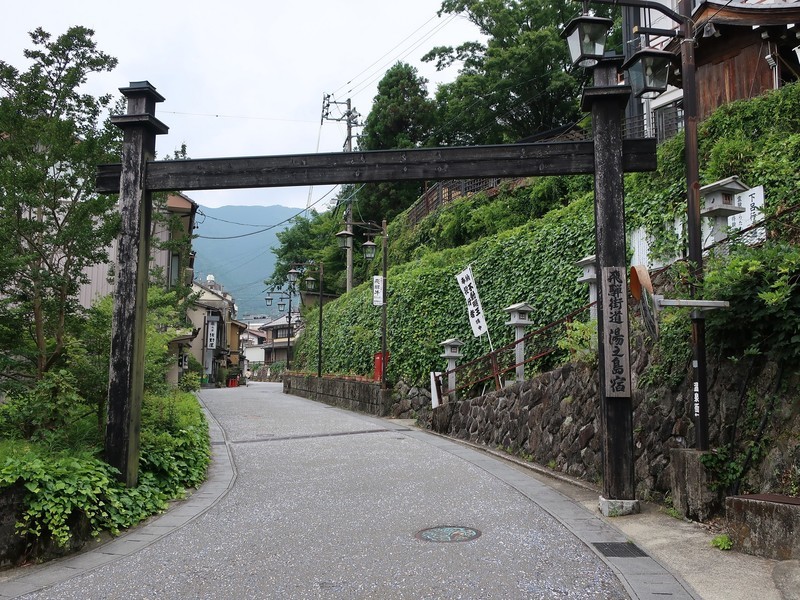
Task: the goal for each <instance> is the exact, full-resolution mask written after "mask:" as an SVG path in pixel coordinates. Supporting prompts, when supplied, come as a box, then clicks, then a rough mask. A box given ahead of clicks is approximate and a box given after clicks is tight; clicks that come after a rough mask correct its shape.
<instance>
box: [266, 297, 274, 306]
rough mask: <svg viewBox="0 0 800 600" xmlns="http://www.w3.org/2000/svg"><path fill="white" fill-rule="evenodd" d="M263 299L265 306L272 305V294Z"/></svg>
mask: <svg viewBox="0 0 800 600" xmlns="http://www.w3.org/2000/svg"><path fill="white" fill-rule="evenodd" d="M264 301H265V302H266V303H267V306H272V296H267V297H266V298H264Z"/></svg>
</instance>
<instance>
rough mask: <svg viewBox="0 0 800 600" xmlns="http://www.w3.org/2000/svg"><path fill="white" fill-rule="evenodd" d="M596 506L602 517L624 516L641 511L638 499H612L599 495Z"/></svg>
mask: <svg viewBox="0 0 800 600" xmlns="http://www.w3.org/2000/svg"><path fill="white" fill-rule="evenodd" d="M598 508H599V509H600V512H601V513H602V514H603V516H604V517H624V516H627V515H636V514H639V513H640V512H642V507H641V505H640V504H639V501H638V500H614V499H610V498H603V496H600V499H599V501H598Z"/></svg>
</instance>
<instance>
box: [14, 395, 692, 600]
mask: <svg viewBox="0 0 800 600" xmlns="http://www.w3.org/2000/svg"><path fill="white" fill-rule="evenodd" d="M201 398H202V401H203V402H204V404H205V405H206V407H207V408H208V410H209V411H210V413H211V415H212V416H213V420H215V421H216V422H217V424H218V425H219V426H220V427H221V430H222V432H224V438H225V443H226V444H227V447H228V448H229V449H230V451H231V453H232V456H233V459H234V465H235V473H236V478H235V483H234V484H233V485H232V486H231V487H230V490H229V491H228V492H227V493H226V494H224V495H223V497H222V498H221V499H220V500H219V501H217V502H215V503H212V504H211V505H210V508H208V509H207V510H205V512H203V513H202V514H199V515H198V516H196V517H194V518H193V519H191V520H189V521H188V522H187V523H186V524H184V525H182V526H180V527H178V528H176V529H175V530H174V531H173V532H171V533H170V534H169V535H163V536H161V537H159V538H158V539H155V540H154V541H151V542H147V543H146V544H142V547H141V548H140V549H139V548H137V550H136V551H135V552H133V553H131V554H129V555H123V556H121V557H119V558H115V559H114V560H113V561H111V562H108V563H106V564H103V565H101V566H94V567H92V568H89V569H87V570H85V571H84V572H81V573H79V574H77V575H75V576H72V577H71V578H69V579H67V580H66V581H63V582H61V583H56V584H55V585H53V586H51V587H49V588H46V589H43V590H41V591H38V592H35V593H32V594H28V595H27V596H24V597H25V598H29V599H31V600H32V599H44V598H53V599H59V600H64V599H70V598H75V599H78V598H80V599H86V598H93V599H94V598H98V599H99V598H103V599H116V598H119V599H126V600H133V599H140V598H142V599H144V598H147V599H167V598H182V599H184V598H209V599H217V598H218V599H223V598H224V599H232V598H387V599H388V598H415V599H416V598H486V599H489V598H497V599H513V598H543V599H544V598H546V599H551V598H570V599H573V598H574V599H577V598H586V599H598V598H608V599H617V598H628V597H629V595H628V593H627V592H626V588H625V587H624V586H623V584H622V583H621V581H620V578H618V577H617V575H616V574H615V572H614V570H612V567H611V566H609V565H613V561H610V562H607V561H604V560H601V558H600V556H599V555H598V553H597V552H596V551H594V550H593V549H592V548H590V546H589V545H587V544H586V543H584V542H583V541H581V540H580V539H578V537H576V535H573V533H572V532H571V531H570V530H572V531H575V530H576V528H579V529H580V528H583V529H584V530H585V531H590V532H593V534H596V537H597V538H598V539H605V538H604V537H603V536H604V535H607V534H608V532H604V531H603V530H602V526H601V524H600V523H601V522H600V521H599V520H597V519H596V517H594V516H593V515H591V514H590V513H588V512H587V511H585V510H583V509H582V508H580V507H578V506H577V505H574V504H570V505H569V506H566V504H565V503H568V502H569V501H567V500H566V499H564V498H563V497H561V496H558V495H557V494H555V492H552V491H549V490H548V489H547V488H546V487H545V486H543V485H542V484H540V483H537V482H535V481H534V480H533V479H531V478H529V477H528V476H527V475H525V474H523V473H520V472H518V471H516V470H514V469H513V468H511V467H508V466H507V465H505V464H504V463H502V462H500V461H497V460H496V459H494V458H491V457H488V456H486V455H484V454H482V453H480V452H476V451H474V450H470V449H466V448H463V447H461V446H459V445H457V444H454V443H453V442H450V441H447V440H441V439H440V438H437V437H435V436H431V435H429V434H426V433H424V432H421V431H418V430H415V429H413V428H409V427H405V426H403V425H402V424H398V423H393V422H390V421H385V420H380V419H373V418H370V417H366V416H362V415H357V414H353V413H348V412H345V411H341V410H338V409H335V408H330V407H327V406H325V405H322V404H318V403H314V402H310V401H307V400H304V399H300V398H295V397H292V396H286V395H283V394H282V393H280V387H279V386H278V385H277V384H251V385H250V386H248V387H246V388H244V387H240V388H232V389H220V390H206V391H203V392H202V394H201ZM221 443H222V440H219V439H218V441H217V450H219V449H220V447H221ZM200 491H201V493H202V492H203V490H202V489H201V490H200ZM537 495H541V498H539V497H538V496H537ZM555 503H560V504H559V506H562V505H563V506H562V509H563V508H564V506H566V509H565V510H566V512H564V510H562V513H563V514H568V515H572V516H568V517H567V518H568V519H571V521H570V523H572V525H570V524H569V523H566V521H564V519H559V520H557V519H556V518H554V517H553V516H551V514H550V513H549V512H547V511H545V510H544V509H543V508H542V507H541V506H544V507H547V506H548V504H550V505H554V504H555ZM540 505H541V506H540ZM550 512H553V511H552V510H550ZM565 523H566V525H567V526H565ZM576 523H577V525H576ZM437 526H463V527H468V528H473V529H476V530H478V531H480V533H481V535H480V537H478V538H476V539H473V540H471V541H460V542H431V541H423V540H421V539H419V538H418V537H416V534H417V533H418V532H420V531H421V530H423V529H426V528H432V527H437ZM568 527H569V529H568ZM115 543H116V542H115ZM635 560H638V561H641V560H643V559H635ZM646 560H651V559H646ZM627 564H629V565H630V564H631V563H630V562H629V563H627ZM642 564H645V563H642ZM54 568H58V566H57V565H54ZM650 570H652V569H651V566H650V565H649V564H648V565H647V568H645V569H644V571H645V572H646V573H645V575H643V577H644V578H645V579H646V578H648V577H649V578H650V579H651V580H652V579H653V578H654V577H655V579H658V578H660V577H661V578H663V577H664V573H663V571H659V572H658V574H657V575H649V571H650ZM656 570H657V569H656ZM41 572H42V573H43V574H46V573H47V570H46V569H45V570H43V571H41ZM618 572H619V571H618ZM653 572H655V570H654V571H653ZM624 579H625V578H624V577H623V580H624ZM667 579H668V577H667ZM628 580H629V581H630V578H628ZM634 587H635V586H634ZM628 589H629V590H630V587H629V588H628ZM670 589H671V588H670ZM677 596H679V595H677ZM677 596H672V597H677ZM642 597H643V596H642ZM683 597H689V596H688V595H687V596H683Z"/></svg>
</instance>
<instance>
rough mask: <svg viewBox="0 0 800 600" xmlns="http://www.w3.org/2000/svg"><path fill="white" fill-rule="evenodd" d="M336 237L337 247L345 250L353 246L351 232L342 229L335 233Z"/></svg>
mask: <svg viewBox="0 0 800 600" xmlns="http://www.w3.org/2000/svg"><path fill="white" fill-rule="evenodd" d="M336 239H338V240H339V248H341V249H342V250H347V249H348V248H352V247H353V232H352V231H347V230H342V231H340V232H339V233H337V234H336Z"/></svg>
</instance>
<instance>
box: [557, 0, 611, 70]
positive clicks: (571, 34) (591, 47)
mask: <svg viewBox="0 0 800 600" xmlns="http://www.w3.org/2000/svg"><path fill="white" fill-rule="evenodd" d="M583 12H584V14H583V15H581V16H580V17H576V18H574V19H572V21H570V22H569V23H567V26H566V27H565V28H564V31H563V32H562V33H561V37H563V38H566V40H567V45H568V46H569V53H570V55H571V56H572V62H573V63H574V64H575V65H577V66H579V67H593V66H595V65H596V64H597V63H598V62H600V61H601V60H602V59H603V55H604V54H605V46H606V34H607V33H608V30H609V28H610V27H611V25H613V23H614V22H613V21H612V20H611V19H605V18H603V17H591V16H589V15H588V14H585V13H586V12H587V6H586V2H584V3H583Z"/></svg>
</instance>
